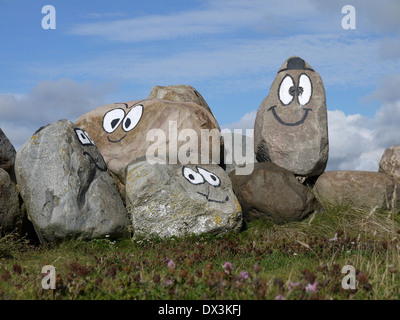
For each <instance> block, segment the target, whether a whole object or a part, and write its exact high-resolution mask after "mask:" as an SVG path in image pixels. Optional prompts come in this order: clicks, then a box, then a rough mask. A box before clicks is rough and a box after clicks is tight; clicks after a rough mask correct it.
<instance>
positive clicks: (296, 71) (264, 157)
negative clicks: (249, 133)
mask: <svg viewBox="0 0 400 320" xmlns="http://www.w3.org/2000/svg"><path fill="white" fill-rule="evenodd" d="M254 139H255V140H254V150H255V153H256V156H257V160H258V161H266V162H268V161H271V162H273V163H275V164H277V165H278V166H280V167H282V168H285V169H287V170H289V171H291V172H293V173H294V174H295V175H296V176H302V177H312V176H317V175H320V174H322V173H323V172H324V170H325V167H326V164H327V162H328V151H329V150H328V149H329V145H328V122H327V109H326V98H325V89H324V85H323V83H322V80H321V77H320V76H319V74H318V73H317V72H316V71H315V70H314V69H312V68H311V67H310V66H309V65H308V64H307V63H306V62H305V61H304V60H303V59H301V58H299V57H291V58H289V59H288V60H287V61H286V62H285V63H284V64H283V66H282V67H281V68H280V69H279V71H278V74H277V76H276V77H275V80H274V81H273V83H272V85H271V89H270V92H269V94H268V96H267V97H266V98H265V99H264V100H263V101H262V103H261V105H260V107H259V109H258V111H257V116H256V120H255V125H254Z"/></svg>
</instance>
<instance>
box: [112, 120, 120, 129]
mask: <svg viewBox="0 0 400 320" xmlns="http://www.w3.org/2000/svg"><path fill="white" fill-rule="evenodd" d="M118 122H119V118H117V119H114V120H113V121H111V127H113V128H115V126H116V125H117V124H118Z"/></svg>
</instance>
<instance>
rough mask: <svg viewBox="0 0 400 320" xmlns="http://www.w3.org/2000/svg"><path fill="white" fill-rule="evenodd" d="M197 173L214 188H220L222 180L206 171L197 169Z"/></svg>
mask: <svg viewBox="0 0 400 320" xmlns="http://www.w3.org/2000/svg"><path fill="white" fill-rule="evenodd" d="M197 171H198V172H199V173H200V174H201V175H202V176H203V177H204V179H205V180H206V181H207V182H208V183H209V184H211V185H212V186H214V187H218V186H219V185H220V184H221V180H220V179H219V178H218V177H217V176H216V175H215V174H214V173H212V172H209V171H207V170H206V169H203V168H200V167H197Z"/></svg>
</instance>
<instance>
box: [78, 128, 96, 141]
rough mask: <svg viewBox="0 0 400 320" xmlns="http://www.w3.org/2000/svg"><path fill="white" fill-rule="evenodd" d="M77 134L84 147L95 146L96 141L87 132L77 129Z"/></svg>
mask: <svg viewBox="0 0 400 320" xmlns="http://www.w3.org/2000/svg"><path fill="white" fill-rule="evenodd" d="M75 133H76V136H77V137H78V139H79V141H80V143H81V144H82V145H90V144H91V145H95V144H94V141H93V140H92V138H91V137H90V136H89V134H88V133H87V132H86V131H85V130H82V129H79V128H75Z"/></svg>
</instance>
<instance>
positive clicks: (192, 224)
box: [126, 159, 242, 238]
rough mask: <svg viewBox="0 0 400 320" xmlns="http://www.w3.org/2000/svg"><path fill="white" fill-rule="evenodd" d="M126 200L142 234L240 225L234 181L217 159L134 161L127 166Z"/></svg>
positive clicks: (213, 230) (198, 231) (206, 230)
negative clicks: (201, 161) (200, 161)
mask: <svg viewBox="0 0 400 320" xmlns="http://www.w3.org/2000/svg"><path fill="white" fill-rule="evenodd" d="M126 201H127V209H128V211H129V213H130V215H131V219H132V223H133V228H134V230H135V235H138V236H146V237H154V236H155V237H162V238H165V237H171V236H184V235H191V234H202V233H211V234H217V233H223V232H228V231H238V230H239V229H240V228H241V225H242V212H241V207H240V205H239V203H238V201H237V199H236V197H235V195H234V193H233V190H232V185H231V181H230V179H229V177H228V175H227V174H226V173H225V171H224V170H223V169H222V168H221V167H219V166H218V165H215V164H208V165H199V166H195V165H181V164H175V165H171V164H159V163H156V164H149V162H147V161H145V159H138V160H137V161H133V162H132V163H131V164H129V165H128V167H127V173H126Z"/></svg>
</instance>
